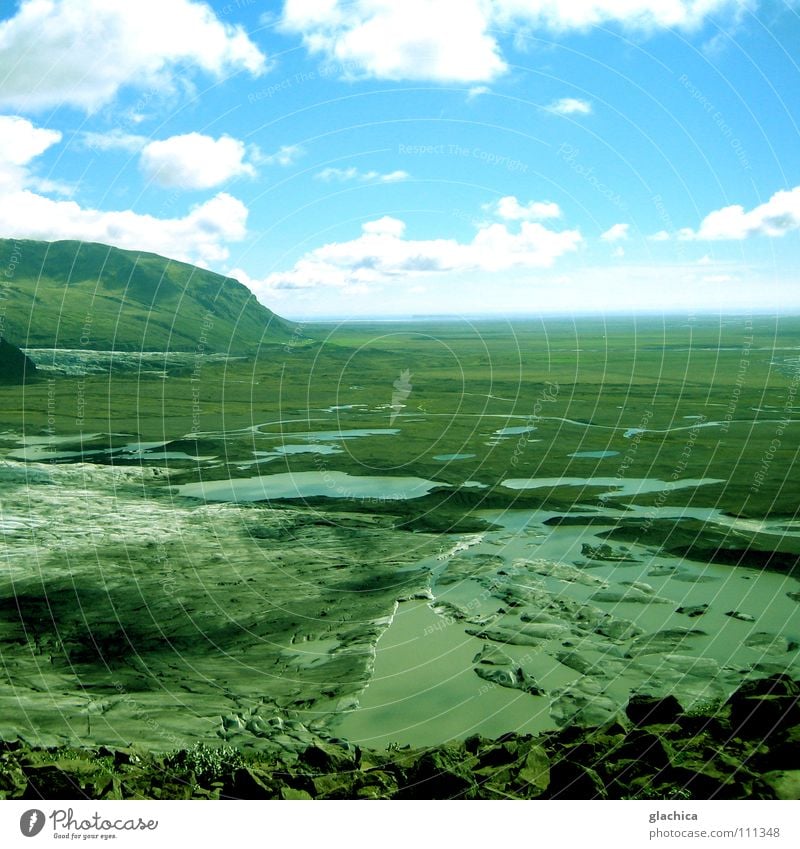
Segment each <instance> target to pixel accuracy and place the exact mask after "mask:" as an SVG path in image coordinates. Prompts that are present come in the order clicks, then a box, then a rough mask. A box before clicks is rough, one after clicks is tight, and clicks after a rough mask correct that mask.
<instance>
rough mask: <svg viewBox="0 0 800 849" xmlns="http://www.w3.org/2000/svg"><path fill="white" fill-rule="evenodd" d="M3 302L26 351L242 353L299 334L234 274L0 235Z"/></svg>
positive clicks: (8, 324)
mask: <svg viewBox="0 0 800 849" xmlns="http://www.w3.org/2000/svg"><path fill="white" fill-rule="evenodd" d="M0 304H2V305H3V307H4V314H5V333H6V335H7V336H8V337H9V338H11V339H14V341H15V342H16V343H17V344H18V345H20V346H21V347H23V348H86V349H90V350H123V351H138V350H143V351H198V350H200V351H205V352H211V351H213V352H221V353H230V354H234V355H242V354H250V353H253V352H255V351H256V350H257V349H258V348H259V346H261V345H263V344H270V343H273V344H275V343H284V342H286V341H288V340H289V339H290V338H291V337H292V330H293V327H292V325H291V324H289V323H288V322H286V321H285V320H284V319H282V318H279V317H278V316H276V315H275V314H274V313H273V312H272V311H271V310H268V309H267V308H266V307H264V306H262V305H261V304H260V303H259V302H258V301H257V300H256V298H255V295H253V293H252V292H251V291H250V290H249V289H248V288H247V287H246V286H243V285H242V284H241V283H239V282H238V281H236V280H233V279H232V278H230V277H224V276H222V275H220V274H215V273H214V272H211V271H205V270H204V269H201V268H197V267H195V266H193V265H188V264H187V263H183V262H177V261H176V260H171V259H166V258H164V257H161V256H158V255H156V254H150V253H139V252H136V251H124V250H120V249H119V248H113V247H109V246H107V245H99V244H93V243H88V242H76V241H62V242H37V241H30V240H25V239H19V240H11V239H0Z"/></svg>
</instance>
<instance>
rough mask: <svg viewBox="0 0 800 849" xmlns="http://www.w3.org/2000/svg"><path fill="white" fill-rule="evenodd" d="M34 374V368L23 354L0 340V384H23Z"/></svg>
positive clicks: (8, 343)
mask: <svg viewBox="0 0 800 849" xmlns="http://www.w3.org/2000/svg"><path fill="white" fill-rule="evenodd" d="M35 373H36V366H35V365H34V364H33V363H32V362H31V361H30V360H29V359H28V358H27V357H26V356H25V354H23V353H22V351H20V349H19V348H17V346H16V345H12V344H11V343H10V342H7V341H6V340H5V339H3V338H0V383H24V382H25V381H26V380H30V378H31V377H33V375H34V374H35Z"/></svg>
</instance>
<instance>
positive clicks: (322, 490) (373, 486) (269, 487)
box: [175, 471, 447, 502]
mask: <svg viewBox="0 0 800 849" xmlns="http://www.w3.org/2000/svg"><path fill="white" fill-rule="evenodd" d="M439 486H447V484H444V483H440V482H438V481H431V480H425V479H424V478H414V477H389V476H380V475H374V476H358V475H349V474H347V473H346V472H327V471H326V472H288V473H285V474H278V475H258V476H256V477H249V478H235V479H231V480H219V481H201V482H199V483H187V484H183V485H182V486H177V487H175V491H176V492H177V493H178V494H179V495H186V496H189V497H191V498H202V499H203V500H205V501H234V502H238V501H269V500H276V501H277V500H282V499H287V498H315V497H320V496H321V497H325V498H375V499H380V500H383V501H397V500H408V499H412V498H421V497H422V496H424V495H427V494H428V493H429V492H430V491H431V490H432V489H435V488H436V487H439Z"/></svg>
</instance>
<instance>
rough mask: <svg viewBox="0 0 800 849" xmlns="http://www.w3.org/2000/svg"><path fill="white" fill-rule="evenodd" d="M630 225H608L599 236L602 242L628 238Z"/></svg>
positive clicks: (620, 240)
mask: <svg viewBox="0 0 800 849" xmlns="http://www.w3.org/2000/svg"><path fill="white" fill-rule="evenodd" d="M630 227H631V225H630V224H615V225H614V226H613V227H609V229H608V230H606V231H605V233H601V234H600V238H601V239H602V240H603V241H604V242H622V241H624V240H625V239H627V238H628V230H630Z"/></svg>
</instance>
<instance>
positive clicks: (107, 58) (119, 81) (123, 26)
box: [0, 0, 266, 112]
mask: <svg viewBox="0 0 800 849" xmlns="http://www.w3.org/2000/svg"><path fill="white" fill-rule="evenodd" d="M0 55H2V56H3V61H2V68H3V73H2V75H0V104H6V105H10V106H12V107H14V108H18V109H25V110H35V109H46V108H50V107H58V106H61V105H65V104H67V105H70V106H75V107H78V108H81V109H85V110H86V111H89V112H91V111H94V110H96V109H98V108H99V107H101V106H103V105H105V104H107V103H109V102H111V101H112V100H113V99H114V97H115V95H116V94H117V92H118V91H119V90H120V89H121V88H122V87H123V86H136V87H139V88H151V89H154V90H171V89H173V88H175V81H174V78H177V79H180V81H181V82H185V80H186V78H187V76H188V74H189V73H190V72H191V71H192V70H194V69H197V70H201V71H203V72H205V73H208V74H211V75H213V76H215V77H217V78H220V77H223V76H224V75H226V74H228V73H233V72H235V71H239V70H246V71H249V72H250V73H251V74H260V73H261V72H263V71H264V70H265V68H266V58H265V56H264V55H263V54H262V53H261V51H260V50H259V49H258V47H256V45H255V44H254V43H253V42H252V41H251V40H250V38H249V37H248V36H247V34H246V33H245V31H244V30H243V29H242V28H241V27H240V26H232V25H231V24H227V23H223V22H221V21H220V20H219V19H218V18H217V17H216V15H215V14H214V12H213V10H212V9H211V8H210V6H209V5H207V4H206V3H199V2H194V0H136V2H130V3H122V2H110V1H109V0H79V2H75V0H22V3H21V4H20V6H19V9H18V10H17V12H16V14H15V15H14V16H13V17H11V18H9V19H7V20H4V21H2V22H0Z"/></svg>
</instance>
